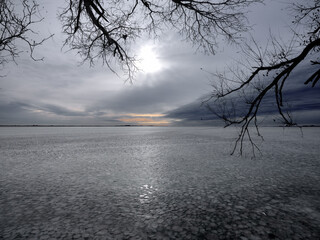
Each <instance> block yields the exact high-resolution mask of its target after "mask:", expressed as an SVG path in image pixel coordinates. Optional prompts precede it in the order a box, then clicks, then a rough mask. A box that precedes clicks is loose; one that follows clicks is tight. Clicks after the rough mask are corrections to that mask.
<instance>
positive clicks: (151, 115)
mask: <svg viewBox="0 0 320 240" xmlns="http://www.w3.org/2000/svg"><path fill="white" fill-rule="evenodd" d="M124 116H128V117H164V116H165V114H162V113H151V114H150V113H142V114H137V113H128V114H124Z"/></svg>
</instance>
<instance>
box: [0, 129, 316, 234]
mask: <svg viewBox="0 0 320 240" xmlns="http://www.w3.org/2000/svg"><path fill="white" fill-rule="evenodd" d="M261 130H262V133H263V135H264V138H265V143H262V145H261V150H262V152H263V155H262V156H257V158H256V159H252V158H251V155H250V152H247V153H246V155H245V156H244V157H241V158H239V157H237V156H230V155H229V153H230V151H231V148H232V144H233V141H234V137H235V136H236V131H235V129H220V128H207V127H206V128H204V127H203V128H173V127H172V128H169V127H168V128H165V127H159V128H156V127H130V128H126V127H122V128H112V127H108V128H76V127H74V128H31V127H30V128H0V163H1V168H0V211H1V212H0V239H17V238H22V239H26V238H27V239H28V238H30V239H34V238H39V237H41V239H49V238H54V239H57V238H60V239H72V238H74V239H319V236H320V234H319V226H320V215H319V208H320V204H319V199H320V198H319V193H320V185H319V182H320V181H319V180H320V176H319V175H320V174H319V173H320V171H319V170H320V168H319V166H320V163H319V155H320V150H319V149H320V146H319V136H320V135H319V134H320V129H319V128H306V129H304V130H303V137H302V136H301V133H300V131H299V130H298V129H286V130H283V129H282V128H262V129H261ZM258 144H260V143H259V142H258Z"/></svg>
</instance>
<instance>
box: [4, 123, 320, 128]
mask: <svg viewBox="0 0 320 240" xmlns="http://www.w3.org/2000/svg"><path fill="white" fill-rule="evenodd" d="M0 127H170V126H169V125H131V124H124V125H55V124H25V125H23V124H21V125H20V124H7V125H0ZM173 127H189V126H173ZM193 127H195V126H193ZM199 127H203V125H202V126H201V125H199ZM211 127H217V126H211ZM220 127H221V126H220ZM234 127H236V126H234ZM259 127H285V128H295V127H304V128H305V127H320V125H316V124H307V125H300V126H279V125H277V126H267V125H266V126H259Z"/></svg>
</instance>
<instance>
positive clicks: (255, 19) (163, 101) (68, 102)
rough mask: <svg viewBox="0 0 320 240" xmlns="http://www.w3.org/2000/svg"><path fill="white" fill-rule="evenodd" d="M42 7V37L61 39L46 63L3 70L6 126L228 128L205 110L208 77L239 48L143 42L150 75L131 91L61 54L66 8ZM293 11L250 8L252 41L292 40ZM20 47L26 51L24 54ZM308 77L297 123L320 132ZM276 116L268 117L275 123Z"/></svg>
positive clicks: (0, 111) (293, 94)
mask: <svg viewBox="0 0 320 240" xmlns="http://www.w3.org/2000/svg"><path fill="white" fill-rule="evenodd" d="M289 2H290V1H289ZM39 3H40V5H41V14H42V16H43V17H44V20H43V21H42V22H41V23H39V24H38V25H37V26H36V27H35V29H36V32H38V37H39V38H41V37H42V36H49V35H50V34H54V36H53V37H52V38H51V39H49V40H47V41H46V42H45V43H43V44H42V45H41V46H39V47H38V48H37V49H36V51H35V56H36V57H44V60H43V61H33V60H31V59H30V57H29V56H28V54H27V53H22V54H20V57H19V58H17V60H16V63H13V62H11V63H9V64H7V65H6V66H5V68H4V69H3V70H2V72H1V74H0V75H2V77H1V78H0V124H2V125H8V124H14V125H15V124H32V125H34V124H57V125H61V124H66V125H69V124H72V125H73V124H75V125H78V124H81V125H83V124H84V125H85V124H89V125H95V124H98V125H165V126H167V125H173V126H176V125H186V126H190V125H192V126H195V125H203V124H208V125H215V124H221V122H220V121H219V120H217V119H216V117H215V116H214V115H213V114H212V113H211V112H210V111H208V110H207V108H206V107H205V106H204V105H202V104H201V102H202V100H203V99H204V98H205V97H206V96H208V94H210V92H212V90H213V89H212V86H211V85H212V83H213V82H214V81H216V79H214V78H213V76H212V75H211V74H208V72H215V71H216V70H223V69H224V67H225V66H226V65H227V64H231V63H232V60H234V59H237V57H238V53H239V48H238V47H237V46H234V45H228V44H226V43H224V42H221V43H220V44H219V47H218V48H217V52H216V54H215V55H205V54H202V53H200V52H197V51H196V49H195V48H193V47H192V44H190V43H187V42H184V41H182V38H181V37H180V36H179V35H178V34H177V33H175V32H173V31H169V30H168V31H167V32H164V33H163V35H161V36H160V37H159V39H157V40H154V39H149V38H148V37H142V39H139V40H138V41H137V43H136V46H135V48H134V49H135V50H136V53H137V54H138V56H139V57H140V58H141V59H142V63H141V65H140V67H141V68H142V69H143V70H144V71H143V72H140V73H138V74H137V76H136V78H135V79H134V81H133V83H130V82H126V81H125V76H123V75H122V73H121V71H119V72H118V75H116V74H114V73H112V72H111V71H110V70H109V69H108V68H107V67H106V66H102V65H101V64H99V63H97V64H96V65H95V66H94V67H90V66H89V65H88V64H80V62H81V59H80V57H79V56H77V55H76V53H75V52H72V51H68V48H67V47H64V48H62V45H63V40H64V38H65V36H64V35H63V34H62V33H61V23H60V22H59V20H58V18H57V13H58V11H59V7H61V6H63V5H64V4H65V2H64V1H62V0H59V1H50V0H41V1H39ZM286 6H287V4H285V1H273V0H267V1H265V4H264V5H262V4H258V5H255V6H253V7H251V8H250V9H249V10H250V12H249V13H248V17H249V22H250V23H251V24H253V30H252V31H251V32H250V33H249V34H251V35H253V36H254V37H255V38H256V39H257V41H258V42H259V43H261V44H262V45H263V44H264V43H265V42H266V41H267V40H266V39H267V38H268V35H269V32H270V30H272V32H273V33H275V35H278V34H279V35H281V36H282V37H283V38H284V39H286V37H287V36H289V35H290V29H289V24H290V22H291V19H292V16H288V14H286V13H287V10H286ZM249 34H248V36H249ZM18 44H19V43H18ZM20 47H21V49H22V50H25V46H23V45H22V46H20ZM308 71H310V70H308V69H307V68H305V69H299V71H296V72H295V73H294V74H295V76H297V77H296V78H295V79H296V80H295V81H294V83H293V84H292V85H291V87H290V88H289V91H288V94H287V96H289V98H290V99H291V102H292V104H293V105H294V107H293V108H292V109H293V111H294V112H296V114H295V116H296V118H297V120H300V121H301V122H302V123H307V124H313V123H315V124H320V111H319V105H320V99H319V96H320V95H319V87H318V86H317V87H315V88H314V89H311V90H310V89H306V87H305V86H304V85H303V84H302V83H301V80H300V79H301V78H302V77H303V76H304V75H305V73H306V72H308ZM299 80H300V81H299ZM306 95H307V96H308V97H309V98H306ZM267 101H270V102H271V101H272V98H269V100H267ZM270 106H272V104H270ZM270 109H271V107H270ZM270 109H269V108H266V110H265V112H264V113H265V115H270V116H272V117H271V118H274V111H273V110H270ZM272 109H274V108H272Z"/></svg>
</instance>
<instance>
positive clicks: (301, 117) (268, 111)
mask: <svg viewBox="0 0 320 240" xmlns="http://www.w3.org/2000/svg"><path fill="white" fill-rule="evenodd" d="M315 68H316V67H315V66H311V67H307V66H306V65H305V64H302V66H301V67H299V68H298V69H297V70H296V71H295V72H294V73H293V74H292V75H291V76H290V77H289V78H288V89H286V90H284V91H283V97H284V107H283V109H284V112H286V111H288V112H290V113H291V115H292V117H293V120H294V121H295V122H297V123H299V124H317V125H318V124H320V88H319V86H315V87H313V88H312V87H311V86H308V85H304V81H305V79H306V78H307V77H308V76H309V75H311V74H312V73H313V72H314V70H315ZM206 98H207V97H203V98H202V100H203V99H206ZM202 100H199V99H198V100H196V101H194V102H192V103H189V104H187V105H184V106H181V107H179V108H177V109H175V110H172V111H168V112H167V114H166V116H167V117H169V118H172V119H179V120H181V121H180V122H177V123H178V124H188V123H192V124H196V122H198V124H212V123H213V122H212V121H213V120H218V118H217V117H216V115H215V114H213V113H212V112H211V111H209V110H208V108H206V104H208V105H209V106H210V107H211V108H212V109H213V110H214V111H217V112H219V109H218V108H217V107H216V105H215V104H214V103H213V101H209V102H207V103H206V104H202ZM233 100H235V101H234V102H236V111H237V112H238V113H241V112H244V111H245V110H246V109H247V107H248V105H247V104H245V103H244V102H242V101H241V100H239V99H237V98H236V97H233ZM259 116H260V119H261V120H262V121H263V122H264V123H265V124H269V123H270V122H273V120H276V123H278V124H279V122H280V121H279V119H280V118H279V116H278V111H277V106H276V102H275V97H274V95H273V92H271V93H270V94H268V95H266V97H265V99H264V100H263V102H262V104H261V107H260V110H259ZM214 123H218V122H217V121H214Z"/></svg>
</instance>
